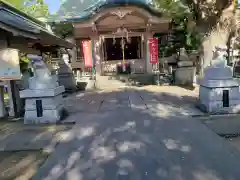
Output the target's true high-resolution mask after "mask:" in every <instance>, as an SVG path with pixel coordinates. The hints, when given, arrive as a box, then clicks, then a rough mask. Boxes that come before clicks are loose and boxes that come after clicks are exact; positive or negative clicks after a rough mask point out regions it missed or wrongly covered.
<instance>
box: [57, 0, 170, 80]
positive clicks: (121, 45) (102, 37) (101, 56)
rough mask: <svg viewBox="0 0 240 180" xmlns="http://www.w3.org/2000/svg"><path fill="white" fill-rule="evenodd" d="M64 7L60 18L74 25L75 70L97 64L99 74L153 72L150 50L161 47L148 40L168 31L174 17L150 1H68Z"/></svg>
mask: <svg viewBox="0 0 240 180" xmlns="http://www.w3.org/2000/svg"><path fill="white" fill-rule="evenodd" d="M67 3H70V4H67ZM71 3H72V4H71ZM63 6H64V7H66V8H65V9H64V10H63V9H61V8H60V10H59V12H58V13H57V14H58V16H59V19H58V21H61V22H71V23H72V24H73V37H71V38H70V39H71V40H72V41H73V42H74V43H75V44H76V45H77V46H76V49H75V50H74V52H73V54H72V58H71V66H72V68H73V69H75V70H76V69H77V70H78V69H80V70H81V71H83V70H84V69H86V68H89V67H94V69H95V72H96V75H97V76H104V75H115V74H118V73H122V72H126V73H129V74H151V73H153V68H154V62H153V63H152V62H151V61H154V60H152V59H151V57H152V56H153V55H154V52H151V51H157V50H158V49H153V50H151V49H149V48H150V46H149V42H150V41H151V39H152V38H153V37H154V35H155V34H156V33H168V31H169V29H170V22H171V18H168V17H164V16H163V14H162V13H160V12H159V11H158V10H156V9H155V8H154V7H153V5H152V4H151V3H150V2H149V1H148V0H104V1H98V2H96V1H94V0H88V1H83V2H82V3H81V2H80V1H78V2H73V1H71V0H69V1H66V3H65V4H63ZM67 7H71V8H70V9H67ZM66 11H67V13H66ZM61 14H63V16H61ZM151 53H152V54H151Z"/></svg>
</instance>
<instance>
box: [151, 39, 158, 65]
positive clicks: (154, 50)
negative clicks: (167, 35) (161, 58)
mask: <svg viewBox="0 0 240 180" xmlns="http://www.w3.org/2000/svg"><path fill="white" fill-rule="evenodd" d="M149 53H150V63H151V64H157V63H158V38H152V39H149Z"/></svg>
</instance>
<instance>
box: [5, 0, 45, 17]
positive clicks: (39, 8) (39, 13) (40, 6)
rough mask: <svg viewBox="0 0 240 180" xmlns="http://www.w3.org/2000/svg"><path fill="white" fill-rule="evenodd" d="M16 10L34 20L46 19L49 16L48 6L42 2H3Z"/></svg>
mask: <svg viewBox="0 0 240 180" xmlns="http://www.w3.org/2000/svg"><path fill="white" fill-rule="evenodd" d="M5 1H6V2H7V3H9V4H11V5H13V6H14V7H16V8H17V9H19V10H21V11H23V12H25V13H26V14H28V15H30V16H33V17H35V18H39V17H47V16H48V15H49V10H48V6H47V5H46V4H45V3H44V0H5Z"/></svg>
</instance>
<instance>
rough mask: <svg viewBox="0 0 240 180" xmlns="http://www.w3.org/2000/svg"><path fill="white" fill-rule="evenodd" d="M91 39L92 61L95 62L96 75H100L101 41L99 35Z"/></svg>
mask: <svg viewBox="0 0 240 180" xmlns="http://www.w3.org/2000/svg"><path fill="white" fill-rule="evenodd" d="M91 41H92V50H93V51H92V52H93V61H94V62H95V70H96V76H98V75H101V69H102V68H101V53H100V46H101V42H100V40H99V36H97V35H95V36H92V37H91Z"/></svg>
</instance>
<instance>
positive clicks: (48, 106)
mask: <svg viewBox="0 0 240 180" xmlns="http://www.w3.org/2000/svg"><path fill="white" fill-rule="evenodd" d="M28 58H29V59H31V61H32V65H33V69H34V76H33V77H31V78H29V89H26V90H23V91H20V97H21V98H24V99H25V115H24V123H25V124H38V123H56V122H58V121H59V120H60V119H61V118H62V116H63V112H64V104H63V97H62V93H63V92H64V91H65V89H64V86H59V84H58V79H57V76H56V75H51V73H50V71H49V69H48V68H47V65H46V64H45V63H44V61H43V58H42V57H41V56H36V55H28Z"/></svg>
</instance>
